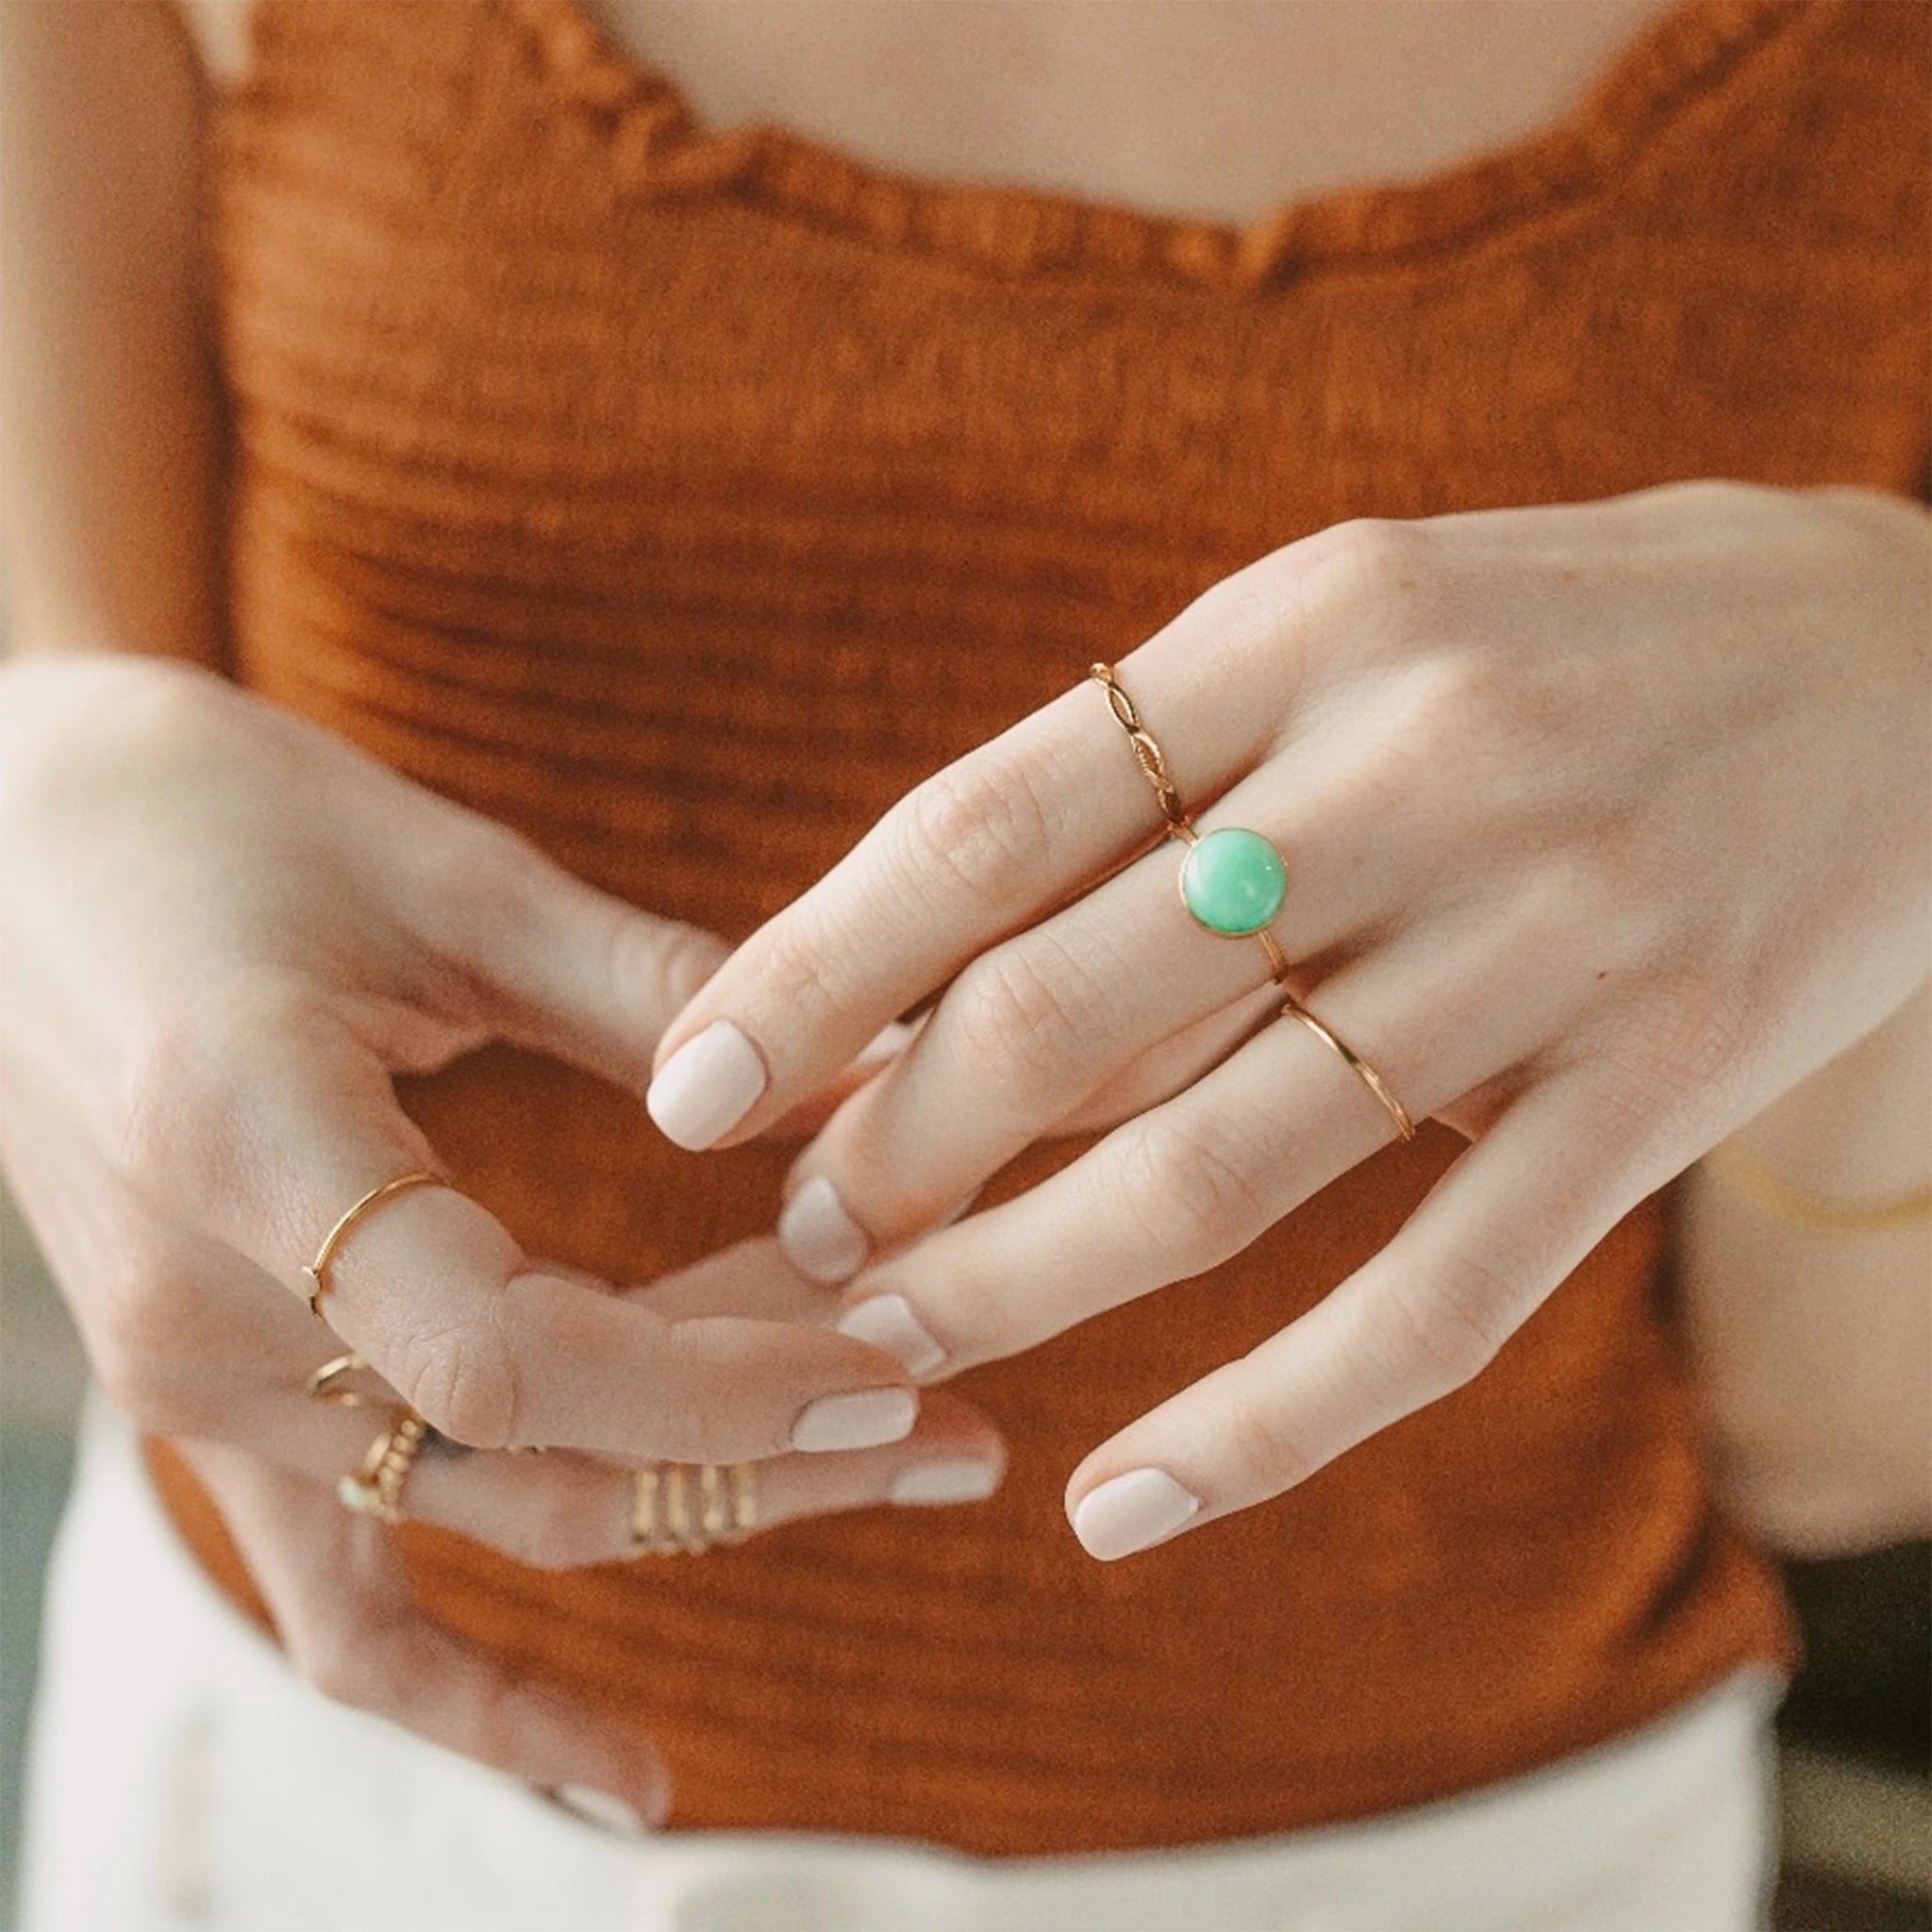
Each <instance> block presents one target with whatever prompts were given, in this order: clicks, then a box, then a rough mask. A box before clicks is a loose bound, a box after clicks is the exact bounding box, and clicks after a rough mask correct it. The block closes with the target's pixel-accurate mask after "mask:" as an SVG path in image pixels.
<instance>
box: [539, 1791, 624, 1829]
mask: <svg viewBox="0 0 1932 1932" xmlns="http://www.w3.org/2000/svg"><path fill="white" fill-rule="evenodd" d="M550 1795H551V1796H552V1797H553V1798H554V1799H555V1800H556V1801H557V1803H558V1804H559V1805H561V1806H562V1807H563V1808H564V1809H565V1810H566V1811H574V1812H575V1814H576V1815H577V1816H578V1817H579V1818H581V1819H582V1820H583V1821H584V1822H585V1823H586V1824H597V1825H601V1826H602V1827H603V1828H604V1829H605V1830H606V1831H617V1832H622V1833H624V1834H625V1837H627V1838H639V1837H641V1836H642V1834H643V1829H644V1821H643V1820H642V1819H641V1818H640V1817H639V1816H638V1814H637V1813H636V1812H635V1811H633V1810H632V1809H631V1808H630V1807H629V1806H628V1805H626V1804H625V1802H624V1800H623V1799H622V1798H613V1797H612V1796H611V1795H610V1793H609V1792H608V1791H600V1790H597V1789H596V1788H595V1787H594V1786H592V1785H558V1787H557V1788H556V1789H555V1790H553V1791H552V1792H551V1793H550Z"/></svg>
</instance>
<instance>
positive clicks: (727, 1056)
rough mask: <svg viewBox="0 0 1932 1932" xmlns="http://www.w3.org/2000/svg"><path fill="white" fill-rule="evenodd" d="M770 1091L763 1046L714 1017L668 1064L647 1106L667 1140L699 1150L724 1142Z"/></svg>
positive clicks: (646, 1097) (646, 1100) (653, 1086)
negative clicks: (760, 1051)
mask: <svg viewBox="0 0 1932 1932" xmlns="http://www.w3.org/2000/svg"><path fill="white" fill-rule="evenodd" d="M763 1091H765V1063H764V1061H763V1060H762V1059H761V1058H759V1057H758V1048H757V1047H755V1046H754V1045H753V1044H752V1043H751V1041H748V1040H747V1039H746V1038H745V1037H744V1035H743V1034H742V1033H741V1032H740V1031H739V1030H738V1028H737V1027H736V1026H734V1025H733V1024H731V1022H730V1021H729V1020H713V1021H712V1022H711V1024H709V1025H708V1026H707V1027H706V1028H705V1030H704V1031H703V1032H702V1033H700V1034H699V1035H698V1037H697V1038H696V1039H695V1040H691V1041H686V1042H685V1043H684V1045H682V1046H680V1047H679V1048H678V1049H677V1051H676V1052H675V1054H673V1055H672V1056H671V1058H669V1059H668V1060H666V1061H665V1062H664V1065H663V1067H662V1068H661V1069H660V1070H659V1072H658V1077H657V1078H656V1079H655V1080H653V1081H652V1082H651V1086H650V1091H648V1092H647V1093H646V1094H645V1095H644V1110H645V1112H646V1113H648V1114H649V1115H650V1116H651V1118H652V1119H653V1120H654V1121H656V1122H657V1123H658V1128H659V1129H660V1130H661V1132H662V1133H663V1135H664V1138H665V1139H666V1140H667V1141H675V1142H676V1144H677V1145H678V1146H680V1147H683V1148H687V1149H689V1150H690V1151H691V1153H693V1154H700V1153H702V1152H703V1151H704V1150H705V1149H706V1148H707V1147H709V1146H711V1145H712V1144H713V1143H714V1142H716V1141H721V1140H723V1139H724V1136H725V1135H726V1134H728V1133H729V1132H730V1131H731V1129H732V1128H733V1127H735V1126H736V1125H737V1124H739V1122H740V1121H741V1120H742V1119H743V1118H744V1117H745V1115H746V1114H747V1113H749V1112H750V1111H751V1109H752V1106H753V1104H754V1103H755V1102H756V1101H757V1099H758V1095H759V1094H760V1093H762V1092H763Z"/></svg>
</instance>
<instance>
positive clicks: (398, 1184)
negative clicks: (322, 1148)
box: [302, 1173, 449, 1321]
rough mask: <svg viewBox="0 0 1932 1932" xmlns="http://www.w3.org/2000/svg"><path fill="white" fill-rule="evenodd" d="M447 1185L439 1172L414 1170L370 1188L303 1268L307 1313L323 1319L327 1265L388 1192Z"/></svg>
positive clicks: (318, 1319)
mask: <svg viewBox="0 0 1932 1932" xmlns="http://www.w3.org/2000/svg"><path fill="white" fill-rule="evenodd" d="M448 1185H449V1183H448V1182H447V1181H445V1180H444V1179H443V1177H442V1176H441V1174H424V1173H416V1174H398V1175H397V1176H396V1178H395V1179H394V1180H392V1181H384V1182H383V1184H382V1185H381V1186H380V1187H379V1188H371V1189H370V1191H368V1192H367V1193H366V1194H364V1195H363V1196H362V1198H361V1199H360V1200H359V1201H358V1202H357V1203H356V1204H355V1206H354V1207H352V1208H350V1209H349V1210H348V1212H347V1213H346V1214H344V1215H343V1216H342V1218H341V1220H340V1221H338V1222H337V1223H336V1224H335V1225H334V1226H333V1227H332V1228H330V1229H329V1231H328V1233H327V1234H325V1236H324V1237H323V1241H322V1246H321V1247H320V1248H318V1249H317V1250H316V1252H315V1259H314V1260H312V1261H311V1262H309V1264H308V1267H306V1268H305V1269H303V1271H302V1273H303V1274H305V1275H306V1276H307V1277H308V1312H309V1313H310V1314H311V1315H313V1316H314V1317H315V1318H316V1320H317V1321H320V1320H321V1319H322V1298H323V1296H324V1295H325V1294H326V1293H327V1292H328V1264H329V1263H330V1262H331V1261H333V1260H334V1259H335V1257H336V1250H337V1249H338V1248H340V1247H341V1244H342V1243H343V1242H344V1241H347V1240H348V1238H349V1233H350V1230H351V1229H353V1228H354V1227H355V1225H356V1224H357V1223H358V1221H360V1220H361V1219H362V1217H363V1216H364V1215H365V1214H367V1213H368V1212H369V1211H370V1209H371V1208H375V1206H376V1205H377V1204H378V1203H380V1202H383V1201H387V1200H388V1199H389V1197H390V1196H391V1194H400V1193H401V1192H402V1191H403V1190H404V1189H405V1188H441V1187H447V1186H448Z"/></svg>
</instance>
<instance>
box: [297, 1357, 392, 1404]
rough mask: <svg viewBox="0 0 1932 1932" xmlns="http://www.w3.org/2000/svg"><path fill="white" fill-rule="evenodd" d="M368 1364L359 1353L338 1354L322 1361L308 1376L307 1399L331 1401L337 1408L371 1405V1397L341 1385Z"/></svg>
mask: <svg viewBox="0 0 1932 1932" xmlns="http://www.w3.org/2000/svg"><path fill="white" fill-rule="evenodd" d="M368 1366H369V1363H368V1361H367V1360H366V1359H365V1358H364V1357H361V1356H359V1355H339V1356H336V1357H333V1358H332V1359H331V1360H328V1361H325V1362H324V1363H323V1365H322V1366H321V1368H319V1369H317V1370H316V1372H315V1373H314V1374H312V1375H310V1376H309V1378H308V1390H307V1393H308V1398H309V1400H310V1401H311V1402H333V1403H334V1404H335V1405H336V1407H338V1408H370V1407H374V1406H375V1405H374V1401H373V1398H371V1397H370V1396H367V1395H364V1394H363V1393H362V1392H361V1391H359V1390H357V1389H349V1388H345V1387H344V1386H343V1385H344V1384H345V1383H346V1382H347V1381H348V1379H349V1377H350V1376H351V1375H358V1374H361V1372H362V1371H363V1370H364V1369H366V1368H367V1367H368Z"/></svg>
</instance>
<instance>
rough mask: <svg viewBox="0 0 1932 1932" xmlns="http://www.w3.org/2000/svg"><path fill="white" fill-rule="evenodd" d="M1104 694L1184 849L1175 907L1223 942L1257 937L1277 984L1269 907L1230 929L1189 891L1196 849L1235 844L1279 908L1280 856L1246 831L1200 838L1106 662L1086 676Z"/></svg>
mask: <svg viewBox="0 0 1932 1932" xmlns="http://www.w3.org/2000/svg"><path fill="white" fill-rule="evenodd" d="M1087 675H1089V676H1090V677H1091V678H1092V679H1093V681H1094V682H1095V683H1096V684H1098V685H1099V686H1100V688H1101V690H1102V691H1105V692H1106V693H1107V707H1108V710H1110V711H1111V712H1112V713H1113V715H1114V722H1115V723H1116V724H1119V726H1120V727H1121V729H1122V730H1123V731H1124V732H1125V733H1126V735H1127V743H1128V745H1129V746H1130V747H1131V748H1132V751H1133V754H1134V762H1135V763H1136V764H1138V765H1139V766H1140V768H1141V775H1142V776H1143V777H1144V778H1145V779H1146V780H1147V783H1148V784H1149V785H1150V786H1151V787H1152V788H1153V791H1154V799H1155V803H1156V804H1157V805H1158V806H1159V808H1160V816H1161V817H1162V819H1163V820H1165V821H1166V824H1167V836H1168V837H1169V838H1170V839H1173V840H1174V841H1176V842H1177V843H1179V844H1182V845H1186V846H1188V847H1189V848H1190V854H1189V863H1188V864H1187V865H1185V866H1183V867H1182V870H1181V904H1182V905H1183V906H1185V907H1186V908H1187V909H1188V911H1189V913H1190V915H1191V917H1192V918H1193V920H1194V923H1195V924H1197V925H1199V926H1200V927H1201V928H1202V929H1203V930H1204V931H1206V932H1212V933H1216V934H1219V935H1221V936H1222V937H1224V938H1240V939H1248V938H1254V939H1257V940H1259V941H1260V942H1261V950H1262V952H1263V953H1265V954H1266V955H1267V956H1268V976H1269V978H1270V979H1272V980H1275V981H1277V982H1279V981H1281V980H1283V979H1285V978H1286V977H1287V976H1288V971H1289V964H1288V956H1287V954H1285V953H1284V952H1283V951H1282V950H1281V942H1280V941H1278V940H1277V939H1276V938H1275V937H1274V932H1273V931H1272V930H1271V929H1270V922H1272V920H1273V919H1274V910H1273V909H1270V910H1269V911H1268V912H1267V914H1266V916H1265V917H1264V918H1263V919H1262V920H1261V923H1260V924H1259V925H1258V926H1257V925H1251V924H1242V925H1240V926H1230V925H1227V924H1217V923H1216V922H1215V920H1214V919H1213V918H1212V917H1211V916H1210V914H1209V913H1208V911H1206V910H1204V909H1203V903H1202V900H1201V899H1200V897H1199V896H1197V894H1196V893H1195V892H1194V891H1191V887H1190V874H1191V870H1192V868H1193V866H1194V865H1195V863H1196V862H1197V857H1196V856H1197V854H1198V851H1199V848H1200V847H1201V846H1203V845H1204V844H1205V843H1207V842H1208V841H1217V842H1220V841H1236V842H1237V843H1238V844H1239V845H1240V846H1241V854H1242V856H1243V857H1245V858H1246V859H1247V860H1248V861H1249V862H1250V863H1253V862H1254V861H1256V860H1257V859H1258V860H1259V862H1260V864H1261V865H1262V866H1263V867H1264V868H1265V867H1269V866H1271V865H1272V868H1273V874H1272V876H1273V879H1274V891H1275V897H1274V906H1275V907H1278V906H1279V904H1280V897H1279V894H1280V892H1282V891H1285V890H1286V881H1287V873H1286V869H1285V868H1284V867H1283V865H1282V861H1281V855H1280V853H1279V852H1278V851H1276V850H1275V847H1274V843H1273V842H1272V841H1269V840H1267V839H1264V838H1263V837H1262V836H1261V834H1260V833H1258V832H1251V831H1247V830H1245V829H1243V828H1241V827H1237V826H1229V827H1227V828H1226V829H1225V830H1224V831H1221V832H1209V833H1208V834H1207V835H1206V838H1205V839H1204V837H1203V835H1202V833H1201V831H1200V829H1199V828H1198V827H1197V826H1196V825H1195V824H1194V822H1193V820H1192V819H1191V817H1190V816H1189V814H1188V810H1187V808H1186V807H1185V806H1184V805H1182V803H1181V794H1180V788H1179V787H1178V786H1176V785H1175V783H1174V774H1172V773H1171V772H1170V771H1169V770H1168V768H1167V755H1166V754H1165V753H1164V752H1163V751H1162V750H1161V749H1160V744H1159V741H1158V739H1156V738H1155V736H1154V734H1153V733H1152V732H1151V731H1149V730H1148V729H1147V726H1146V725H1145V724H1143V723H1142V722H1141V712H1140V708H1139V707H1138V706H1136V705H1135V703H1134V701H1133V699H1132V698H1130V697H1129V696H1128V695H1127V692H1126V689H1125V687H1124V686H1123V684H1122V683H1121V681H1120V676H1119V675H1118V674H1117V673H1116V672H1115V670H1114V668H1113V666H1112V665H1111V664H1094V665H1091V666H1090V667H1089V669H1088V674H1087Z"/></svg>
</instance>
